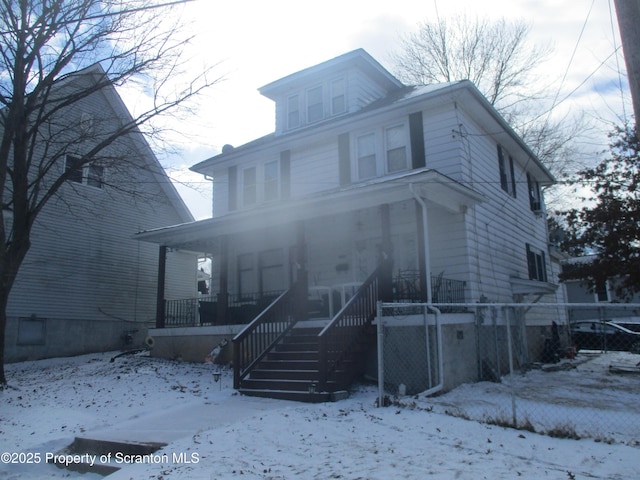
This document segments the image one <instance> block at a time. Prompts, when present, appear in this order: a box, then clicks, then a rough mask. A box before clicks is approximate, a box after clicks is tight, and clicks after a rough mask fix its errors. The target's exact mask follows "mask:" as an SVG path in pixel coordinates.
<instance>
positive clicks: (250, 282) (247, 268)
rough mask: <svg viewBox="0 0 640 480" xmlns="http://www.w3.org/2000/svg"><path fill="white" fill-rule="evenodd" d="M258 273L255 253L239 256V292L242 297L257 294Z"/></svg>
mask: <svg viewBox="0 0 640 480" xmlns="http://www.w3.org/2000/svg"><path fill="white" fill-rule="evenodd" d="M256 287H257V286H256V272H255V266H254V255H253V253H245V254H242V255H238V291H239V292H240V295H248V294H252V293H256V291H257V290H258V289H257V288H256Z"/></svg>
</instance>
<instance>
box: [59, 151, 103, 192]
mask: <svg viewBox="0 0 640 480" xmlns="http://www.w3.org/2000/svg"><path fill="white" fill-rule="evenodd" d="M69 157H71V158H80V157H81V155H71V154H69V155H67V156H66V157H65V159H64V170H65V173H66V171H67V166H68V163H67V162H68V161H69ZM92 167H98V168H101V169H102V174H101V175H99V176H98V179H99V181H100V185H93V184H91V183H89V182H90V180H92V178H93V177H92V176H91V175H90V173H91V168H92ZM80 170H82V179H81V181H79V182H78V181H75V180H72V179H68V180H67V181H68V182H71V183H74V184H76V185H84V186H85V187H90V188H95V189H97V190H102V189H103V188H104V185H105V183H106V177H107V168H106V167H105V166H103V165H99V164H97V163H96V164H94V163H93V162H91V163H87V164H85V165H82V166H81V167H80Z"/></svg>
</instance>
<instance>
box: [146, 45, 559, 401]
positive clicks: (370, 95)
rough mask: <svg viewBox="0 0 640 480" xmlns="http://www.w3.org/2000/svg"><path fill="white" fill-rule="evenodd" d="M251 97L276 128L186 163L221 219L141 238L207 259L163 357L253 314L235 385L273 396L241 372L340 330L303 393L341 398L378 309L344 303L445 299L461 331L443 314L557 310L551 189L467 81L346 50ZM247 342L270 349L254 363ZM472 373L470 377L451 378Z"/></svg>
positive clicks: (461, 348) (162, 338)
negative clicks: (260, 99)
mask: <svg viewBox="0 0 640 480" xmlns="http://www.w3.org/2000/svg"><path fill="white" fill-rule="evenodd" d="M259 91H260V93H261V94H263V95H265V96H266V97H268V98H270V99H272V100H273V101H274V102H275V112H276V114H275V120H276V126H275V132H274V133H272V134H270V135H267V136H265V137H262V138H259V139H257V140H254V141H252V142H249V143H247V144H245V145H242V146H237V147H235V148H234V147H232V146H230V145H227V146H225V147H224V148H223V150H222V153H221V154H219V155H217V156H215V157H213V158H210V159H207V160H205V161H203V162H201V163H198V164H197V165H195V166H194V167H192V170H194V171H196V172H199V173H202V174H203V175H205V176H206V177H208V178H213V217H212V218H211V219H207V220H202V221H198V222H194V223H191V224H189V225H178V226H174V227H166V228H163V229H157V230H152V231H148V232H144V233H142V234H140V235H138V238H139V239H141V240H144V241H149V242H155V243H157V244H159V245H161V246H162V247H161V248H166V247H171V248H182V249H187V250H193V251H199V252H204V253H206V254H207V255H209V256H210V257H211V258H212V259H213V270H212V278H211V288H210V290H211V296H210V297H208V298H206V299H204V298H200V299H199V302H198V304H197V305H196V304H195V303H194V300H192V301H190V302H191V303H189V301H188V300H185V301H184V302H166V303H164V305H165V309H166V310H165V311H159V316H158V320H157V322H158V327H159V328H157V329H155V330H153V332H151V333H150V334H151V335H152V336H153V337H154V352H155V354H157V355H165V356H182V357H183V358H186V357H187V356H188V355H189V352H197V355H196V356H195V358H193V359H195V360H197V359H198V356H199V357H200V358H203V357H204V354H203V353H202V349H203V348H204V346H203V345H202V343H201V342H199V340H198V338H200V339H202V338H206V341H207V342H208V343H209V345H210V346H212V345H214V344H215V343H216V342H217V340H218V339H219V338H220V336H225V335H226V336H233V335H234V334H236V333H238V332H239V331H240V329H241V328H243V327H242V326H240V327H238V328H235V329H234V328H233V326H234V325H237V324H244V323H248V322H249V321H251V320H253V319H254V318H256V317H258V315H259V317H258V320H257V321H256V322H254V323H253V324H252V325H251V326H250V327H247V328H246V329H244V330H243V331H242V333H240V334H239V335H237V337H236V340H235V342H234V355H235V356H234V368H235V372H236V387H241V388H242V389H243V391H247V392H248V391H249V390H250V389H251V388H255V390H260V389H262V390H266V388H263V387H259V386H258V384H257V383H256V384H255V386H254V387H252V386H251V385H250V383H251V381H252V380H251V378H252V377H251V370H252V369H253V368H254V367H256V366H258V367H260V366H261V365H260V359H261V358H263V357H264V355H265V353H266V352H268V351H269V350H270V349H273V348H276V347H275V346H274V344H277V343H278V341H279V338H280V336H281V335H285V334H286V333H287V329H288V328H290V326H291V324H290V323H289V321H288V319H294V320H304V319H306V318H309V317H316V318H332V319H333V321H332V322H331V324H330V325H331V326H330V327H328V329H325V331H324V332H323V333H322V335H320V336H319V337H318V340H317V342H318V344H319V346H317V345H316V347H315V348H316V349H318V348H319V352H318V353H316V354H315V355H316V356H319V358H320V360H319V362H320V363H319V365H320V364H321V365H320V366H319V368H318V370H319V371H320V373H319V377H318V378H314V379H313V385H314V386H313V388H310V391H311V390H315V389H316V387H317V388H319V389H320V390H326V389H335V388H337V387H335V386H331V385H334V384H331V381H335V382H336V385H337V384H338V383H339V384H341V385H342V386H344V383H345V382H338V381H336V380H335V379H334V380H330V377H331V375H332V373H335V372H336V371H338V370H340V369H341V368H342V367H341V366H340V364H339V362H340V361H341V360H335V361H334V360H332V358H333V357H341V358H344V355H342V353H340V354H338V353H336V352H338V351H340V352H346V351H347V350H349V349H352V350H353V349H355V350H357V349H358V348H360V349H362V345H361V343H362V342H358V340H357V339H351V337H349V340H345V339H344V338H346V336H348V335H351V334H352V331H355V330H358V328H360V327H361V330H362V331H365V330H367V328H366V327H367V326H370V322H371V319H372V318H373V316H374V315H375V307H372V304H371V303H367V304H366V305H361V307H362V309H361V310H359V313H357V312H355V311H354V310H350V308H351V307H352V305H351V303H350V304H349V305H348V306H347V309H346V311H345V309H343V307H344V306H345V304H346V303H347V302H348V301H349V299H350V298H354V296H355V297H357V298H356V299H355V300H352V302H356V303H357V302H358V301H359V298H360V297H361V298H362V299H364V298H365V297H366V298H374V297H375V299H376V300H377V299H382V300H386V301H391V300H396V301H411V302H415V301H423V302H433V303H437V304H441V305H440V306H441V308H442V310H443V311H444V312H449V313H450V314H451V315H456V312H457V314H458V315H459V317H456V318H457V320H450V321H448V323H451V324H454V323H455V322H458V321H459V322H463V323H465V322H466V324H469V325H470V329H471V328H472V327H473V323H474V319H473V315H471V316H468V314H467V317H464V315H465V314H464V309H462V311H461V310H460V307H452V308H447V307H446V305H442V304H454V303H464V302H467V303H477V302H481V301H490V302H504V303H512V302H534V301H538V300H540V301H547V302H555V301H558V299H557V298H556V288H557V286H556V284H554V283H552V281H551V279H552V278H553V273H552V271H551V268H550V264H549V250H548V241H547V237H548V235H547V226H546V218H545V207H544V201H543V198H542V190H541V189H542V187H544V186H547V185H550V184H552V183H553V182H554V179H553V177H552V176H551V174H550V173H549V171H548V170H547V169H546V168H545V167H544V166H543V165H542V164H541V163H540V162H539V161H538V159H537V158H536V157H535V155H534V154H533V153H532V151H531V150H530V149H529V148H528V147H527V146H526V145H525V144H524V143H523V141H522V140H521V139H520V138H519V137H518V136H517V135H516V134H515V133H514V131H513V130H512V129H511V128H510V127H509V126H508V125H507V123H506V122H505V120H504V119H503V118H502V117H501V116H500V115H499V114H498V113H497V112H496V110H495V109H494V108H493V107H492V106H491V105H490V104H489V103H488V101H487V100H486V99H485V98H484V97H483V96H482V95H481V93H480V92H479V91H478V89H477V88H476V87H475V86H474V85H473V84H472V83H471V82H469V81H458V82H451V83H446V84H437V85H429V86H424V87H409V86H405V85H403V84H402V83H401V82H400V81H398V80H397V79H396V78H395V77H393V76H392V75H391V74H390V73H389V72H388V71H386V70H385V69H384V68H383V67H382V66H381V65H380V64H379V63H378V62H377V61H375V60H374V59H373V58H372V57H371V56H370V55H368V54H367V53H366V52H365V51H363V50H355V51H352V52H349V53H347V54H344V55H342V56H339V57H337V58H334V59H332V60H329V61H327V62H324V63H321V64H319V65H316V66H313V67H311V68H307V69H305V70H302V71H300V72H297V73H294V74H292V75H289V76H287V77H285V78H282V79H280V80H277V81H275V82H273V83H270V84H268V85H265V86H264V87H262V88H260V89H259ZM167 275H169V274H167ZM167 278H169V277H167ZM159 281H160V282H162V281H164V279H162V278H161V279H159ZM372 285H374V286H372ZM287 289H289V290H288V292H289V293H287V294H284V297H278V296H279V295H280V293H281V292H283V291H287ZM358 289H360V290H359V293H358V294H355V292H356V291H357V290H358ZM367 295H370V296H369V297H367ZM275 298H278V299H279V300H278V302H276V303H275V304H274V305H272V307H271V308H270V309H269V310H265V309H266V307H267V306H269V305H270V303H271V302H272V301H273V300H274V299H275ZM363 301H364V300H363ZM287 302H290V303H289V306H286V305H287ZM374 304H375V302H374ZM371 308H374V311H373V312H372V311H371ZM276 309H280V311H279V313H278V314H276V313H274V311H275V310H276ZM341 309H342V310H341ZM301 310H302V311H301ZM363 312H364V313H363ZM356 317H358V318H360V317H363V318H361V319H359V320H357V321H356V320H353V319H354V318H356ZM365 317H366V318H365ZM345 318H350V319H352V320H353V321H352V322H351V323H349V322H347V321H346V320H344V319H345ZM285 319H287V320H286V321H285ZM544 322H545V325H548V324H550V320H549V319H545V320H544ZM325 323H326V322H325ZM325 323H322V325H324V324H325ZM347 323H349V325H348V326H347ZM193 325H200V327H197V328H186V327H190V326H193ZM209 326H211V327H209ZM164 327H185V328H164ZM281 327H282V330H281ZM298 327H299V325H298ZM198 328H199V330H198ZM216 328H217V329H216ZM272 330H274V331H276V333H273V334H272V333H271V331H272ZM332 331H333V332H335V335H334V334H332V333H331V332H332ZM256 332H262V333H261V334H260V335H262V337H269V336H271V338H272V339H273V340H274V344H272V343H271V342H268V341H267V342H266V343H260V342H257V343H260V344H261V345H262V347H263V350H264V351H263V350H261V351H260V352H256V351H254V347H250V346H249V344H248V343H246V342H249V343H250V341H249V340H247V338H249V337H250V336H251V335H253V334H255V333H256ZM460 332H462V330H460ZM355 335H356V337H357V334H355ZM338 338H340V339H341V340H340V342H341V343H339V345H337V346H336V345H335V343H331V342H332V341H335V340H336V339H338ZM458 338H459V339H462V338H464V342H463V341H460V342H458V343H459V345H458V346H457V347H456V348H457V349H458V350H456V352H457V353H456V352H453V350H452V352H453V353H451V354H452V355H455V354H459V355H462V356H464V355H466V356H472V357H473V356H474V355H475V351H476V348H475V345H474V344H473V340H472V336H469V335H468V336H464V335H463V334H462V333H461V334H460V335H458ZM253 341H254V342H255V340H253ZM313 341H314V342H316V340H313ZM356 345H357V346H358V347H357V348H356V347H355V346H356ZM347 353H349V352H347ZM314 358H315V357H314ZM327 358H328V359H327ZM351 358H352V357H351ZM458 360H459V359H458ZM474 360H475V357H474ZM452 362H455V360H453V359H452ZM473 363H474V365H475V362H473ZM475 378H477V371H476V368H475V366H473V367H469V368H468V370H467V371H466V372H465V373H463V374H459V375H458V377H457V378H455V379H453V378H452V379H450V380H447V382H449V383H448V385H449V387H451V386H453V384H456V383H460V382H461V381H470V380H473V379H475ZM316 380H317V382H318V385H317V386H316V384H315V383H316ZM263 383H264V382H263ZM307 383H309V382H307ZM276 388H292V387H291V386H288V387H276ZM302 388H303V389H306V384H303V386H302ZM254 393H255V394H265V395H266V394H268V392H267V393H265V392H256V391H254Z"/></svg>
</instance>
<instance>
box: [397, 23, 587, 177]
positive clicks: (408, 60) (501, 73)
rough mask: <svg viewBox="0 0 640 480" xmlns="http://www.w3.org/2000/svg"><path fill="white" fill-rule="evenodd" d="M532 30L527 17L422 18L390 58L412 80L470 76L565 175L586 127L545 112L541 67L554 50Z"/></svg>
mask: <svg viewBox="0 0 640 480" xmlns="http://www.w3.org/2000/svg"><path fill="white" fill-rule="evenodd" d="M530 30H531V27H530V25H529V24H527V23H526V22H524V21H507V20H505V19H500V20H497V21H489V20H487V19H479V18H475V19H470V18H469V17H467V16H465V15H457V16H455V17H452V18H446V19H444V18H443V19H438V20H437V21H435V22H422V23H420V24H419V25H418V29H417V31H416V32H413V33H409V34H407V35H405V36H403V37H401V38H400V48H399V50H398V51H397V52H394V53H392V54H391V60H392V62H393V63H394V64H395V70H396V74H397V76H398V78H400V80H402V81H403V82H405V83H408V84H413V85H428V84H430V83H440V82H452V81H457V80H465V79H468V80H471V81H472V82H473V83H474V84H475V85H476V86H477V87H478V89H479V90H480V91H481V92H482V93H483V95H484V96H485V97H486V98H487V100H488V101H489V102H490V103H491V104H492V105H493V106H494V107H495V108H496V109H497V110H498V111H499V112H500V113H501V114H502V115H503V116H504V117H505V119H506V120H507V121H508V122H509V124H510V125H512V126H513V128H514V129H515V130H516V131H517V132H518V133H519V134H520V135H521V136H522V137H523V139H524V140H525V141H526V142H527V143H528V144H529V145H530V146H531V148H532V150H533V151H534V152H535V153H536V154H538V156H539V158H540V160H541V161H542V162H543V163H544V164H545V165H547V166H548V167H549V168H550V170H551V171H552V173H554V174H555V175H557V176H564V175H565V174H566V173H567V171H568V170H571V171H572V172H573V171H575V169H574V168H573V166H572V165H571V164H570V163H571V160H570V159H571V158H572V157H574V156H575V151H576V146H575V145H574V143H573V139H574V138H575V136H576V135H577V133H579V132H583V131H584V130H585V129H586V127H585V125H584V124H583V122H582V119H581V118H578V119H573V118H567V117H565V118H563V119H561V120H556V121H554V120H552V119H551V118H550V117H549V115H548V114H545V113H541V112H543V110H544V108H545V105H544V103H545V102H544V100H545V99H547V100H548V99H549V98H548V97H549V96H548V92H550V91H552V89H551V88H550V85H549V84H548V82H547V81H542V79H541V78H540V77H539V76H537V75H536V70H538V69H539V68H540V66H541V65H542V64H543V63H544V62H545V61H546V60H547V58H548V57H549V56H550V54H551V53H552V48H551V47H550V46H548V45H540V44H538V45H532V44H531V42H530V41H529V33H530Z"/></svg>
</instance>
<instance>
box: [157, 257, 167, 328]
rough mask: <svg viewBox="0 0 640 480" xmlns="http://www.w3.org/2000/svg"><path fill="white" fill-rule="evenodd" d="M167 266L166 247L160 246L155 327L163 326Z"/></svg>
mask: <svg viewBox="0 0 640 480" xmlns="http://www.w3.org/2000/svg"><path fill="white" fill-rule="evenodd" d="M166 268H167V247H166V246H164V245H161V246H160V249H159V253H158V285H157V290H156V328H164V327H165V316H166V315H165V313H166V304H165V299H164V285H165V271H166Z"/></svg>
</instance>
